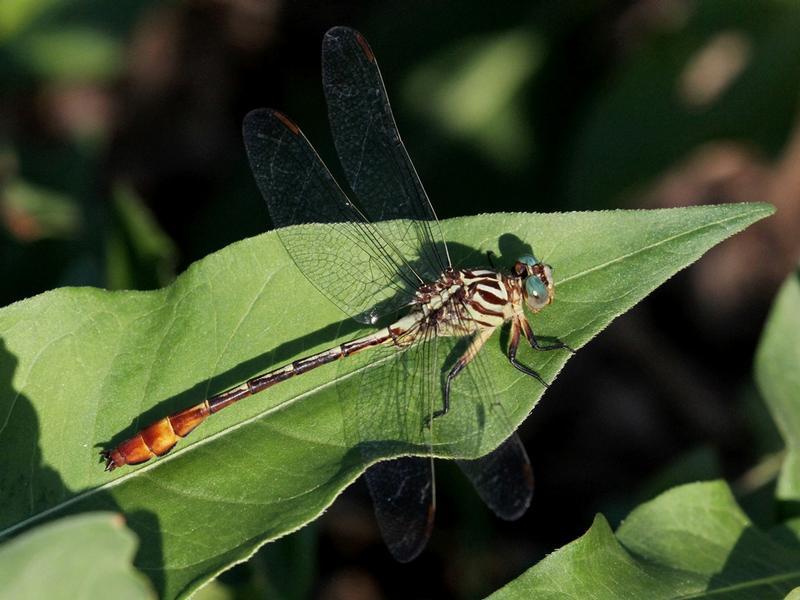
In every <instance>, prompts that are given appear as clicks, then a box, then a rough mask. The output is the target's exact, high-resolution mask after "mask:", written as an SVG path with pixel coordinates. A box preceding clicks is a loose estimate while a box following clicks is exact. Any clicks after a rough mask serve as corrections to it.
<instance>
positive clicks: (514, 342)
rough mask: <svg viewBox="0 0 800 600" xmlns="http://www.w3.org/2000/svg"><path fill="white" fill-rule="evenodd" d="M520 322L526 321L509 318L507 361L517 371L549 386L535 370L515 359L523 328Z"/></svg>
mask: <svg viewBox="0 0 800 600" xmlns="http://www.w3.org/2000/svg"><path fill="white" fill-rule="evenodd" d="M521 322H522V323H525V322H526V321H524V320H523V319H518V318H515V319H512V320H511V339H510V340H509V342H508V361H509V362H510V363H511V364H512V365H514V368H516V369H517V370H518V371H521V372H523V373H525V375H529V376H530V377H533V378H534V379H535V380H536V381H538V382H539V383H541V384H542V385H543V386H544V387H550V386H548V385H547V382H545V380H544V379H542V376H541V375H539V374H538V373H537V372H536V371H534V370H533V369H531V368H530V367H526V366H525V365H523V364H522V363H520V362H518V361H517V348H519V337H520V329H522V328H523V326H522V325H520V323H521ZM526 337H527V334H526ZM534 339H536V338H534Z"/></svg>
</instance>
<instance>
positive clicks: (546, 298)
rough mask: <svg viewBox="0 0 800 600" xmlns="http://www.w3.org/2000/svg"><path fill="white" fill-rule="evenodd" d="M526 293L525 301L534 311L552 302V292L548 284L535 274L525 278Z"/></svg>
mask: <svg viewBox="0 0 800 600" xmlns="http://www.w3.org/2000/svg"><path fill="white" fill-rule="evenodd" d="M525 295H526V296H527V297H526V299H525V301H526V302H527V303H528V307H529V308H530V309H531V310H532V311H533V312H538V311H540V310H542V309H543V308H544V307H545V306H547V305H548V304H550V292H549V290H548V289H547V286H546V285H545V283H544V282H543V281H542V280H541V279H539V278H538V277H536V276H535V275H532V276H531V277H528V279H526V280H525Z"/></svg>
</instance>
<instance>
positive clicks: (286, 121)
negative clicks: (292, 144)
mask: <svg viewBox="0 0 800 600" xmlns="http://www.w3.org/2000/svg"><path fill="white" fill-rule="evenodd" d="M272 114H273V115H274V116H275V118H276V119H278V121H280V122H281V123H283V126H284V127H286V129H288V130H289V131H291V132H292V133H293V134H294V135H300V127H298V126H297V123H295V122H294V121H292V120H291V119H290V118H289V117H287V116H286V115H285V114H283V113H282V112H279V111H277V110H273V111H272Z"/></svg>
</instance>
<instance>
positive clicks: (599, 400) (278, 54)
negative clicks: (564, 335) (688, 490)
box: [0, 0, 800, 599]
mask: <svg viewBox="0 0 800 600" xmlns="http://www.w3.org/2000/svg"><path fill="white" fill-rule="evenodd" d="M340 24H342V25H351V26H354V27H356V28H358V29H359V30H360V31H361V32H362V33H363V34H364V35H365V36H366V37H367V39H368V40H369V41H370V43H371V45H372V47H373V49H374V51H375V53H376V55H377V57H378V60H379V62H380V64H381V67H382V71H383V74H384V78H385V80H386V85H387V88H388V91H389V95H390V98H391V99H392V103H393V107H394V110H395V116H396V119H397V121H398V124H399V127H400V130H401V133H402V134H403V136H404V139H405V141H406V145H407V147H408V150H409V153H410V154H411V156H412V158H413V159H414V162H415V164H416V167H417V170H418V171H419V173H420V176H421V178H422V180H423V182H424V184H425V186H426V187H427V190H428V193H429V195H430V197H431V199H432V201H433V203H434V206H435V207H436V209H437V211H438V213H439V216H440V217H443V218H446V217H452V216H456V215H471V214H476V213H480V212H487V211H501V210H502V211H563V210H599V209H606V208H620V207H625V208H640V207H665V206H682V205H690V204H701V203H723V202H742V201H766V202H771V203H773V204H774V205H775V206H776V207H777V208H778V212H777V214H776V215H775V216H773V217H772V218H770V219H768V220H767V221H765V222H762V223H758V224H757V225H755V226H753V227H751V228H750V229H748V230H747V231H746V232H744V233H743V234H740V235H738V236H736V237H735V238H734V239H731V240H729V241H727V242H725V243H724V244H722V245H721V246H720V247H718V248H715V249H714V250H712V251H711V252H709V253H708V255H707V256H706V257H704V258H703V259H702V260H701V261H700V262H699V263H698V264H696V265H694V266H693V267H692V268H690V269H689V270H687V271H686V272H683V273H681V274H680V275H678V276H676V277H675V278H673V279H672V280H670V281H669V282H668V283H667V284H666V285H664V286H663V287H662V288H660V289H659V290H658V291H657V292H656V293H655V294H653V295H652V296H651V297H650V298H648V299H647V300H646V301H645V302H643V303H642V304H640V305H639V306H638V307H637V308H635V309H634V310H633V311H631V312H630V313H628V314H626V315H625V316H624V317H622V318H620V319H618V320H617V321H616V322H615V323H614V324H613V325H612V326H611V327H609V328H608V330H607V331H605V332H604V333H603V334H602V335H601V336H599V337H598V338H597V339H596V340H594V341H593V342H592V343H591V344H589V345H588V346H587V347H586V348H585V349H584V350H582V351H581V352H580V353H579V354H578V355H577V356H575V357H574V358H573V359H572V360H571V361H570V363H569V365H568V366H567V368H566V369H565V370H564V372H563V373H562V375H561V377H560V378H559V379H558V381H557V382H556V383H555V384H554V385H553V386H552V388H551V389H550V391H549V392H548V393H547V395H546V396H545V397H544V399H543V401H542V402H541V403H540V405H539V406H538V407H537V409H536V410H535V411H534V412H533V414H532V415H531V417H530V418H529V419H528V420H527V422H526V423H525V424H524V425H523V427H522V429H521V434H522V436H523V438H524V439H525V443H526V445H527V447H528V450H529V453H530V455H531V457H532V461H533V464H534V470H535V473H536V477H537V491H536V496H535V499H534V504H533V506H532V508H531V510H530V511H529V512H528V514H527V515H526V516H525V517H523V518H522V519H521V520H520V521H518V522H516V523H512V524H509V523H502V522H499V521H498V520H496V519H495V518H494V517H493V516H492V515H491V514H490V513H489V511H488V509H486V508H485V507H484V506H483V505H482V504H481V502H480V501H479V500H478V498H477V497H476V496H475V495H474V494H473V493H472V492H471V490H470V489H469V485H468V484H467V483H466V481H465V480H463V479H462V478H461V477H460V475H459V474H458V473H457V471H456V470H455V469H453V468H452V467H451V465H447V464H442V465H440V469H439V476H440V477H439V487H438V501H439V509H438V517H437V521H436V527H435V530H434V532H433V536H432V539H431V543H430V545H429V548H428V549H427V550H426V552H425V553H424V554H423V555H422V556H421V557H420V558H419V559H417V560H416V561H415V562H413V563H411V564H409V565H400V564H397V563H395V562H393V561H392V559H391V558H390V556H389V554H388V552H387V551H385V550H384V549H383V548H382V546H381V541H380V538H379V535H378V532H377V528H376V526H375V523H374V520H373V517H372V515H371V512H370V505H369V500H368V496H367V494H366V489H365V486H363V484H361V483H359V484H357V485H355V486H353V487H352V488H351V489H349V490H347V491H346V492H345V493H344V494H343V496H342V497H340V498H339V499H338V500H337V501H336V503H335V504H334V505H333V506H332V507H331V508H330V509H329V510H328V512H327V513H326V514H325V516H324V517H323V518H321V519H320V520H319V521H318V522H317V523H315V524H313V525H311V526H309V527H307V528H305V529H304V530H302V531H301V532H299V533H296V534H294V535H292V536H289V537H287V538H286V539H284V540H281V541H279V542H277V543H274V544H270V545H267V546H266V547H265V548H264V549H262V551H261V552H259V553H258V554H257V555H256V556H255V557H254V558H253V559H252V560H251V561H250V562H249V563H247V564H245V565H240V566H237V567H236V568H234V569H232V570H231V571H229V572H228V573H225V574H223V575H222V576H221V577H220V579H219V581H217V582H216V583H215V584H214V586H213V587H212V588H211V589H206V590H204V592H202V593H201V594H208V596H207V597H212V595H213V597H221V598H225V597H236V598H251V597H253V598H254V597H285V598H297V597H306V596H313V597H319V598H326V599H330V598H357V599H360V598H364V599H369V598H401V597H402V598H407V597H431V598H433V597H437V598H440V597H463V598H474V597H479V596H481V595H483V594H486V593H488V592H490V591H492V590H494V589H496V588H497V587H499V586H500V585H502V584H504V583H506V582H507V581H509V580H510V579H511V578H513V577H516V576H517V575H519V574H520V573H521V572H522V571H523V570H524V569H525V568H526V567H528V566H530V565H532V564H534V563H535V562H536V561H538V560H539V559H541V558H542V557H543V556H545V554H547V553H549V552H551V551H553V550H554V549H556V548H558V547H559V546H561V545H563V544H565V543H566V542H568V541H570V540H572V539H574V538H575V537H577V536H579V535H581V534H582V533H583V532H584V531H585V530H586V529H587V528H588V527H589V525H590V523H591V520H592V518H593V515H594V514H595V513H597V512H603V513H604V514H605V515H606V516H607V517H608V518H609V519H610V520H611V521H612V523H617V522H618V521H619V520H620V519H621V518H623V517H624V515H625V514H626V513H627V512H628V511H629V510H630V509H631V508H632V507H633V506H635V505H636V504H637V503H639V502H641V501H643V500H645V499H647V498H650V497H652V496H653V495H654V494H655V493H657V492H658V491H660V490H662V489H664V488H665V487H666V486H669V485H673V484H676V483H680V482H684V481H692V480H696V479H707V478H713V477H718V476H724V477H726V478H728V479H729V480H730V481H731V482H732V485H733V486H734V490H735V491H736V492H737V494H738V495H739V497H740V500H741V501H742V502H743V504H744V505H745V506H746V508H747V509H748V510H749V511H750V514H751V516H752V517H753V518H754V519H755V520H756V522H758V523H760V524H769V522H770V519H771V518H772V515H771V514H770V511H769V504H768V503H767V502H765V501H764V499H765V498H767V497H768V494H769V490H770V481H771V479H772V478H773V477H774V469H770V467H769V465H770V464H771V463H770V462H769V460H767V462H766V463H764V462H763V459H764V457H769V455H770V453H771V452H775V451H776V450H778V449H780V447H781V446H780V442H779V439H778V437H777V434H776V433H775V432H774V428H773V427H772V425H771V423H770V421H769V418H768V417H767V415H766V413H765V410H764V408H763V406H762V404H761V401H760V399H759V398H758V395H757V392H756V391H755V388H754V386H753V383H752V375H751V365H752V360H753V352H754V349H755V344H756V342H757V339H758V335H759V332H760V329H761V327H762V325H763V322H764V318H765V315H766V311H767V309H768V306H769V302H770V301H771V298H772V296H773V295H774V293H775V291H776V289H777V286H778V285H779V283H780V281H781V280H782V279H783V277H784V276H785V275H786V274H787V273H789V271H790V270H791V269H792V268H793V266H794V264H795V261H796V258H797V256H798V254H800V127H798V124H797V114H798V110H797V109H798V89H799V86H798V83H799V82H800V5H797V4H795V3H792V2H786V1H779V0H765V1H762V2H752V1H751V0H707V1H695V2H692V1H690V0H639V1H629V2H612V1H595V2H585V1H577V0H576V1H573V2H570V1H556V0H553V1H534V2H503V3H500V2H493V3H486V2H477V1H469V2H467V1H463V2H429V1H421V0H409V1H405V2H393V3H388V2H377V1H371V2H355V1H352V0H351V1H347V0H338V1H333V2H319V3H305V2H279V1H275V2H269V1H262V0H193V1H190V0H185V1H182V2H178V1H175V2H164V1H161V2H157V1H153V0H150V1H144V0H116V1H115V2H107V1H104V0H93V1H90V0H86V1H81V2H79V1H67V0H50V1H46V2H45V1H44V0H14V1H9V2H5V3H3V4H2V5H0V275H1V276H2V281H3V285H2V286H0V303H1V304H7V303H10V302H13V301H16V300H19V299H22V298H25V297H28V296H31V295H33V294H36V293H39V292H42V291H45V290H48V289H51V288H54V287H58V286H62V285H93V286H100V287H106V288H111V289H120V288H138V289H148V288H154V287H159V286H162V285H165V284H167V283H169V281H170V280H171V279H172V278H174V276H175V275H176V274H177V273H180V272H181V271H182V270H184V269H185V268H186V266H187V265H188V264H189V263H191V262H192V261H195V260H197V259H199V258H202V257H203V256H205V255H206V254H208V253H209V252H212V251H214V250H217V249H219V248H222V247H224V246H225V245H227V244H229V243H231V242H233V241H236V240H239V239H241V238H243V237H246V236H250V235H255V234H258V233H260V232H262V231H264V230H266V229H267V228H268V227H269V220H268V216H267V213H266V210H265V206H264V203H263V200H261V198H260V197H259V195H258V192H257V190H256V188H255V185H254V183H253V180H252V178H251V175H250V173H249V170H248V167H247V163H246V158H245V155H244V149H243V145H242V141H241V134H240V127H241V121H242V117H243V116H244V114H245V113H246V112H247V111H248V110H250V109H253V108H256V107H260V106H271V107H274V108H278V109H280V110H282V111H284V112H286V113H288V114H289V115H291V116H292V118H293V119H294V120H295V121H297V122H298V123H300V124H301V126H302V127H303V130H304V131H305V132H306V134H307V135H308V136H309V138H310V139H311V140H312V142H313V143H314V144H315V146H316V147H317V148H318V150H319V151H320V153H321V154H322V156H323V158H325V159H326V162H328V164H329V165H331V166H332V167H333V168H334V170H336V168H337V165H336V160H335V156H334V154H333V151H332V144H331V141H330V137H329V133H328V129H327V123H326V112H325V106H324V101H323V96H322V90H321V74H320V44H321V40H322V35H323V33H324V32H325V30H326V29H328V28H329V27H331V26H333V25H340ZM759 461H762V462H759ZM757 465H761V466H762V468H755V467H756V466H757ZM764 465H766V466H764ZM198 597H202V596H198Z"/></svg>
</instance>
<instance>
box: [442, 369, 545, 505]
mask: <svg viewBox="0 0 800 600" xmlns="http://www.w3.org/2000/svg"><path fill="white" fill-rule="evenodd" d="M467 368H469V367H467ZM456 462H457V463H458V466H459V467H460V468H461V470H462V471H463V473H464V474H465V475H466V476H467V477H468V478H469V480H470V482H472V486H473V487H474V488H475V491H476V492H478V495H479V496H480V497H481V499H482V500H483V501H484V502H485V503H486V506H488V507H489V508H491V509H492V512H494V514H496V515H497V516H498V517H500V518H501V519H503V520H505V521H515V520H516V519H519V518H520V517H521V516H522V515H524V514H525V511H526V510H528V507H529V506H530V505H531V499H532V498H533V470H532V469H531V462H530V460H529V459H528V453H527V452H526V451H525V446H523V444H522V440H521V439H519V436H518V435H517V434H516V433H513V434H512V435H511V437H509V438H508V439H507V440H506V441H505V442H503V443H502V444H500V445H499V446H498V447H497V448H495V449H494V450H493V451H492V452H490V453H489V454H487V455H486V456H481V457H480V458H477V459H475V460H459V461H456Z"/></svg>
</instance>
